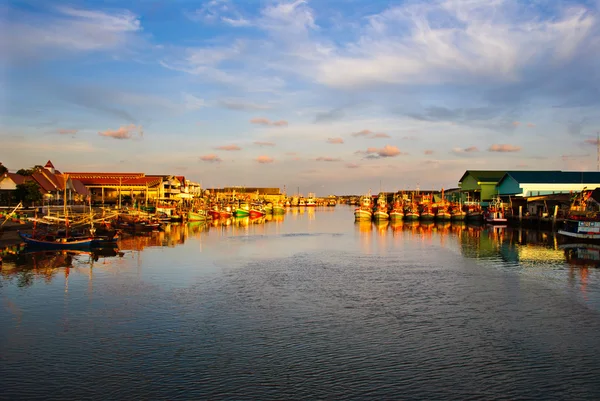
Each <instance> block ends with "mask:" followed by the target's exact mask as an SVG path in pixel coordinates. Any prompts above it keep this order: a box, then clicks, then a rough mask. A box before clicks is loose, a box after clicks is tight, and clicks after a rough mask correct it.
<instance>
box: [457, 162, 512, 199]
mask: <svg viewBox="0 0 600 401" xmlns="http://www.w3.org/2000/svg"><path fill="white" fill-rule="evenodd" d="M505 174H506V171H500V170H467V171H465V173H464V174H463V175H462V177H461V178H460V180H459V181H458V186H459V188H460V192H461V193H462V197H463V198H462V200H463V201H468V202H478V203H480V204H481V205H482V206H487V205H488V204H489V203H490V202H491V201H492V200H493V199H494V198H496V197H497V196H498V193H497V189H496V185H497V184H498V182H499V181H500V180H501V179H502V177H504V175H505Z"/></svg>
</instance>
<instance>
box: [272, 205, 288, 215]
mask: <svg viewBox="0 0 600 401" xmlns="http://www.w3.org/2000/svg"><path fill="white" fill-rule="evenodd" d="M273 214H274V215H275V214H277V215H280V214H285V207H284V206H283V205H282V204H281V203H280V202H277V203H274V204H273Z"/></svg>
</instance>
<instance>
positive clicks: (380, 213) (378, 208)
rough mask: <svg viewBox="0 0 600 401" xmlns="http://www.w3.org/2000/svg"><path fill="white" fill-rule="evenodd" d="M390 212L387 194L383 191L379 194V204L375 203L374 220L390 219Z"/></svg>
mask: <svg viewBox="0 0 600 401" xmlns="http://www.w3.org/2000/svg"><path fill="white" fill-rule="evenodd" d="M389 219H390V214H389V213H388V206H387V196H386V195H385V194H384V193H383V192H381V193H380V194H379V196H377V204H376V205H375V210H374V211H373V220H375V221H380V220H389Z"/></svg>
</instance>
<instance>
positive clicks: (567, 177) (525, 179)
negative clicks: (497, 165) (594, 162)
mask: <svg viewBox="0 0 600 401" xmlns="http://www.w3.org/2000/svg"><path fill="white" fill-rule="evenodd" d="M508 176H510V177H512V178H513V179H514V180H515V181H517V182H518V183H520V184H599V183H600V172H596V171H507V172H506V177H508ZM504 179H505V177H503V179H502V180H504Z"/></svg>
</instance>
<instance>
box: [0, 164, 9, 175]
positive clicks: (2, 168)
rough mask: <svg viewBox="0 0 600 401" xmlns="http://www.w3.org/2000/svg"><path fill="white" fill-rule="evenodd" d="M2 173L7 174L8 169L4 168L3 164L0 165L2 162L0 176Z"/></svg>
mask: <svg viewBox="0 0 600 401" xmlns="http://www.w3.org/2000/svg"><path fill="white" fill-rule="evenodd" d="M4 173H8V169H7V168H6V167H4V164H2V162H0V175H3V174H4Z"/></svg>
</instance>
